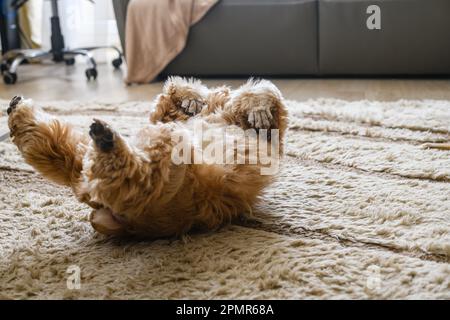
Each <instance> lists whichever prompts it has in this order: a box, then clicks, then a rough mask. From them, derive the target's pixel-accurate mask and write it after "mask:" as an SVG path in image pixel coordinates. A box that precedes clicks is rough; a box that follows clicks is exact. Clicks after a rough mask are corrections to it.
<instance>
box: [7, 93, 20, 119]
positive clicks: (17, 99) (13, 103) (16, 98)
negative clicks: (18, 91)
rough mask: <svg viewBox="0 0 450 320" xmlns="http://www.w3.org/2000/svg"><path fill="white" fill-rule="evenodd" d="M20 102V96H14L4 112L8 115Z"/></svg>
mask: <svg viewBox="0 0 450 320" xmlns="http://www.w3.org/2000/svg"><path fill="white" fill-rule="evenodd" d="M21 100H22V97H21V96H14V98H12V99H11V102H10V103H9V108H8V109H7V110H6V112H7V113H8V115H9V114H10V113H11V112H12V111H13V110H14V108H15V107H16V106H17V105H18V104H19V102H20V101H21Z"/></svg>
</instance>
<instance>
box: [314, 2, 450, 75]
mask: <svg viewBox="0 0 450 320" xmlns="http://www.w3.org/2000/svg"><path fill="white" fill-rule="evenodd" d="M372 5H376V6H378V7H379V9H380V19H381V20H380V21H381V24H380V27H381V29H377V23H378V22H379V21H374V19H375V20H378V19H377V17H376V15H377V14H378V13H377V12H375V11H377V10H378V9H376V8H375V9H373V7H372V10H369V13H368V12H367V9H368V7H369V6H372ZM449 14H450V1H449V0H370V1H367V0H319V15H320V18H319V38H320V40H319V42H320V54H319V56H320V58H319V65H320V73H322V74H448V73H450V17H449ZM374 15H375V16H374ZM369 18H370V20H369V22H368V21H367V20H368V19H369Z"/></svg>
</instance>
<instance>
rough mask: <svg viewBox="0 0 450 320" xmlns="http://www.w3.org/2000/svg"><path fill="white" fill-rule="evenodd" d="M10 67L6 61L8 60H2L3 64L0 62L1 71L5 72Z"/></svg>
mask: <svg viewBox="0 0 450 320" xmlns="http://www.w3.org/2000/svg"><path fill="white" fill-rule="evenodd" d="M8 69H9V68H8V64H7V63H6V62H2V63H1V64H0V72H1V73H2V74H3V73H4V72H5V71H7V70H8Z"/></svg>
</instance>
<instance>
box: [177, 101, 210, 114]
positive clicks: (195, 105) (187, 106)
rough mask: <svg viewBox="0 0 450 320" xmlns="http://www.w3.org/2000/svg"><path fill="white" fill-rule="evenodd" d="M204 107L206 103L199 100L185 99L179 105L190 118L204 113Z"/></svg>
mask: <svg viewBox="0 0 450 320" xmlns="http://www.w3.org/2000/svg"><path fill="white" fill-rule="evenodd" d="M204 106H205V103H204V102H203V101H201V100H197V99H183V100H182V101H181V103H180V105H179V107H180V108H181V109H182V110H183V112H184V113H186V114H188V115H190V116H195V115H196V114H199V113H200V112H202V110H203V107H204Z"/></svg>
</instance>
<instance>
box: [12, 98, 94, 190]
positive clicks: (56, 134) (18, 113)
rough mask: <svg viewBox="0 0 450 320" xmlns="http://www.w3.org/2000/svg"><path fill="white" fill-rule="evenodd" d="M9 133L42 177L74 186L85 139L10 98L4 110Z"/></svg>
mask: <svg viewBox="0 0 450 320" xmlns="http://www.w3.org/2000/svg"><path fill="white" fill-rule="evenodd" d="M7 113H8V115H9V118H8V126H9V129H10V135H11V138H12V140H13V142H14V144H16V145H17V147H18V148H19V150H20V151H21V153H22V155H23V157H24V158H25V161H26V162H27V163H28V164H30V165H31V166H33V167H34V168H35V169H36V170H37V171H38V172H39V173H41V174H42V175H43V176H44V177H46V178H48V179H50V180H52V181H54V182H56V183H59V184H63V185H67V186H74V185H75V184H76V183H77V182H78V179H79V178H80V175H81V169H82V158H83V155H84V153H85V150H86V144H87V139H86V137H84V136H83V135H81V134H79V133H77V132H76V131H74V130H73V129H72V128H71V127H70V126H69V125H68V124H65V123H64V122H62V121H59V120H58V119H55V118H53V117H51V116H50V115H48V114H45V113H44V112H42V111H41V110H39V109H38V108H35V107H33V106H32V101H31V100H24V99H23V98H21V97H17V96H16V97H14V98H13V99H12V100H11V102H10V104H9V108H8V110H7Z"/></svg>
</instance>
